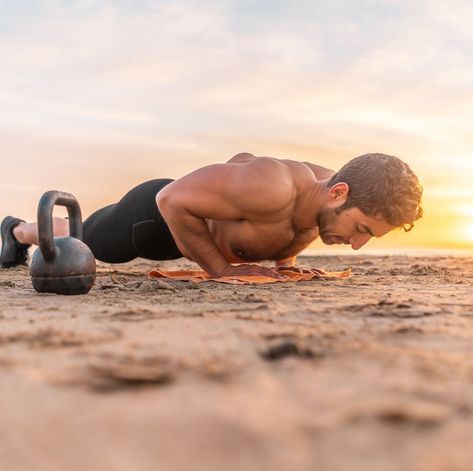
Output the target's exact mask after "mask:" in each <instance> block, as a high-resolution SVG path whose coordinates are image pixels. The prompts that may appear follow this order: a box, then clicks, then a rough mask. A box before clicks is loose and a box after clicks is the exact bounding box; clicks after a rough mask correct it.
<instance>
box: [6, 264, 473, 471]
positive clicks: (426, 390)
mask: <svg viewBox="0 0 473 471" xmlns="http://www.w3.org/2000/svg"><path fill="white" fill-rule="evenodd" d="M301 265H305V266H309V267H323V268H326V269H330V270H339V269H344V268H347V267H352V268H353V271H354V276H353V278H350V279H341V280H316V281H310V282H299V283H285V284H274V285H260V286H232V285H222V284H218V283H214V282H211V283H208V284H207V283H205V284H198V285H197V284H195V283H186V282H176V281H166V282H164V281H158V280H148V279H147V272H148V271H149V270H151V269H153V268H156V267H157V266H159V267H161V268H164V269H173V268H187V267H194V266H193V265H192V264H190V263H186V262H166V263H160V264H159V265H158V264H156V263H152V262H148V261H144V260H138V261H136V262H134V263H131V264H126V265H113V266H112V265H107V264H99V270H98V276H97V282H96V285H95V287H94V288H93V290H92V291H91V292H90V293H89V294H88V295H85V296H76V297H65V296H57V295H38V294H36V292H34V291H33V289H32V287H31V283H30V279H29V276H28V271H27V269H26V268H19V269H10V270H0V394H1V406H0V407H1V409H0V413H1V416H0V417H1V420H0V436H1V441H0V469H2V470H9V471H10V470H31V469H35V470H48V471H50V470H84V469H94V470H95V469H97V470H101V471H103V470H114V471H116V470H148V469H149V470H151V469H152V470H165V471H174V470H183V469H192V470H198V471H199V470H205V471H213V470H215V471H217V470H218V471H220V470H230V471H232V470H244V471H253V470H255V471H256V470H258V471H259V470H274V471H278V470H291V471H292V470H319V471H324V470H350V471H358V470H360V471H361V470H363V471H366V470H370V471H373V470H383V471H390V470H403V471H406V470H419V471H424V470H429V471H430V470H439V471H440V470H442V471H444V470H471V469H472V466H473V447H472V446H471V443H472V440H473V438H472V437H473V419H472V413H473V356H472V353H473V294H472V291H471V285H472V281H473V259H469V258H453V257H450V258H449V257H435V258H412V257H403V256H389V257H388V256H386V257H364V256H355V257H347V256H343V257H335V256H332V257H317V258H302V259H301Z"/></svg>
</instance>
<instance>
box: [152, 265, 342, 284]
mask: <svg viewBox="0 0 473 471" xmlns="http://www.w3.org/2000/svg"><path fill="white" fill-rule="evenodd" d="M279 273H281V274H282V275H285V276H286V278H285V279H284V280H276V279H275V278H270V277H268V276H222V277H220V278H212V277H211V276H210V275H208V274H207V273H205V272H204V271H202V270H176V271H166V270H153V271H152V272H150V273H149V275H148V276H149V277H150V278H171V279H173V280H181V281H194V282H195V283H200V282H202V281H218V282H219V283H231V284H236V285H253V284H258V283H280V282H283V283H284V282H287V281H309V280H312V279H314V278H349V277H350V276H351V269H350V268H348V269H347V270H344V271H325V270H318V269H314V270H311V272H310V273H296V272H294V271H292V270H279Z"/></svg>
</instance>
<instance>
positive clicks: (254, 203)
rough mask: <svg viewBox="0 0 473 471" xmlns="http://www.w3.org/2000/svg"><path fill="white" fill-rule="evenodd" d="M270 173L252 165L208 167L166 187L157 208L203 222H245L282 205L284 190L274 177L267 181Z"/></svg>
mask: <svg viewBox="0 0 473 471" xmlns="http://www.w3.org/2000/svg"><path fill="white" fill-rule="evenodd" d="M259 167H261V165H260V166H259ZM269 167H270V166H269ZM264 170H267V172H266V173H265V172H264ZM271 171H273V172H274V169H271V168H267V169H264V168H255V166H251V164H232V163H230V164H228V163H227V164H216V165H209V166H207V167H203V168H201V169H198V170H196V171H194V172H192V173H190V174H188V175H186V176H184V177H182V178H180V179H179V180H176V181H175V182H173V183H171V184H170V185H168V186H166V187H165V188H164V190H162V192H160V193H159V195H158V198H157V201H158V205H160V204H168V205H171V206H173V207H174V208H176V209H180V210H184V211H187V212H188V213H191V214H193V215H195V216H197V217H200V218H205V219H244V218H246V217H248V215H251V214H254V213H258V212H265V211H272V210H274V208H275V207H276V206H277V205H279V204H282V202H280V200H281V199H282V198H284V188H282V183H281V182H280V181H277V180H278V179H277V178H275V176H274V175H273V179H271V178H269V179H268V172H269V173H271ZM279 180H281V178H279ZM159 200H161V202H160V201H159Z"/></svg>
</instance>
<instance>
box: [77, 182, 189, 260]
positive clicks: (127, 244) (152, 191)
mask: <svg viewBox="0 0 473 471" xmlns="http://www.w3.org/2000/svg"><path fill="white" fill-rule="evenodd" d="M173 181H174V180H170V179H158V180H150V181H148V182H145V183H142V184H141V185H138V186H137V187H135V188H133V189H132V190H130V191H129V192H128V193H127V194H126V195H125V196H124V197H123V198H122V199H121V200H120V201H119V202H118V203H115V204H111V205H109V206H106V207H105V208H102V209H99V210H98V211H96V212H95V213H93V214H92V215H91V216H90V217H89V218H87V219H86V220H85V221H84V243H85V244H87V245H88V246H89V247H90V249H91V250H92V253H93V254H94V256H95V258H96V259H98V260H101V261H102V262H109V263H124V262H129V261H130V260H133V259H135V258H137V257H143V258H147V259H150V260H174V259H176V258H181V257H182V256H183V255H182V254H181V252H180V251H179V249H178V248H177V246H176V243H175V242H174V239H173V237H172V235H171V232H170V231H169V228H168V225H167V224H166V221H165V220H164V219H163V217H162V216H161V213H160V212H159V209H158V207H157V205H156V195H157V193H158V192H159V190H161V189H162V188H164V187H165V186H166V185H168V184H169V183H171V182H173Z"/></svg>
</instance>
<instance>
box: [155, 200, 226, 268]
mask: <svg viewBox="0 0 473 471" xmlns="http://www.w3.org/2000/svg"><path fill="white" fill-rule="evenodd" d="M160 211H161V214H162V215H163V217H164V219H165V221H166V223H167V224H168V226H169V230H170V231H171V234H172V235H173V237H174V240H175V242H176V245H177V246H178V248H179V250H181V251H182V252H184V253H185V254H188V255H189V257H190V258H191V259H192V260H193V261H194V262H196V263H197V264H199V265H200V267H202V269H203V270H205V271H206V272H207V273H208V274H209V275H212V276H220V275H221V274H222V273H223V272H224V271H225V269H226V268H228V266H229V263H228V262H227V260H226V259H225V257H224V256H223V254H222V252H220V249H219V248H218V247H217V245H216V244H215V242H214V240H213V239H212V236H211V234H210V231H209V228H208V226H207V224H206V222H205V220H203V219H200V218H198V217H196V216H194V215H192V214H190V213H189V212H187V211H186V210H184V209H177V208H172V207H168V208H166V207H165V205H164V207H163V205H160Z"/></svg>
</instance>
